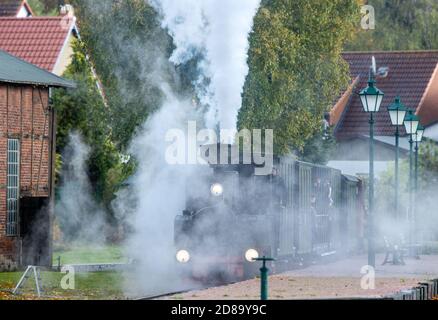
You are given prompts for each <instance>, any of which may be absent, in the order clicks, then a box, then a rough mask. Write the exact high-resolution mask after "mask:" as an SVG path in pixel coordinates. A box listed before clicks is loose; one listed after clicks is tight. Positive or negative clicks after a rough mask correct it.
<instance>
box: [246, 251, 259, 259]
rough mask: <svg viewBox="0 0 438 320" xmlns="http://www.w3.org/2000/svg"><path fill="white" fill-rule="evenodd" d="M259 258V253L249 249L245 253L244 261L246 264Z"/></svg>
mask: <svg viewBox="0 0 438 320" xmlns="http://www.w3.org/2000/svg"><path fill="white" fill-rule="evenodd" d="M258 257H259V252H258V251H257V250H255V249H249V250H248V251H246V253H245V259H246V260H247V261H248V262H254V259H257V258H258Z"/></svg>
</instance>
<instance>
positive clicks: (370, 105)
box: [359, 68, 385, 267]
mask: <svg viewBox="0 0 438 320" xmlns="http://www.w3.org/2000/svg"><path fill="white" fill-rule="evenodd" d="M375 84H376V81H375V80H374V72H373V69H372V68H371V69H370V77H369V80H368V87H366V88H365V89H363V90H362V91H361V92H360V93H359V96H360V101H361V102H362V106H363V109H364V111H365V112H367V113H369V114H370V120H369V124H370V181H369V194H368V265H370V266H372V267H375V266H376V252H375V249H374V216H373V215H374V213H373V211H374V114H375V113H376V112H379V110H380V105H381V104H382V101H383V97H384V95H385V94H384V93H383V92H382V91H381V90H379V89H378V88H377V87H376V86H375Z"/></svg>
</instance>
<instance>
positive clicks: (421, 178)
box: [376, 140, 438, 212]
mask: <svg viewBox="0 0 438 320" xmlns="http://www.w3.org/2000/svg"><path fill="white" fill-rule="evenodd" d="M394 172H395V170H394V166H390V168H388V170H387V171H386V172H384V173H382V174H381V175H380V176H379V181H378V183H377V190H376V198H377V206H378V208H379V209H380V211H381V212H392V210H393V208H394V194H395V179H394ZM437 186H438V146H437V144H436V143H435V142H433V141H430V140H427V141H425V142H423V143H422V144H421V145H420V147H419V155H418V190H419V193H418V195H417V204H418V208H423V207H427V206H428V205H429V203H430V202H432V203H434V206H435V205H436V200H435V199H436V188H437ZM399 192H400V194H399V201H400V204H401V208H400V209H401V212H406V210H407V208H408V200H409V158H408V159H403V160H401V161H400V173H399ZM418 211H421V210H418Z"/></svg>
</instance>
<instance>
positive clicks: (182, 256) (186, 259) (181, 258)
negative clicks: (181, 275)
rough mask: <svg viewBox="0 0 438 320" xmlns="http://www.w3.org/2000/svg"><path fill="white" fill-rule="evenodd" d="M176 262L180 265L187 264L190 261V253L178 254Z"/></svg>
mask: <svg viewBox="0 0 438 320" xmlns="http://www.w3.org/2000/svg"><path fill="white" fill-rule="evenodd" d="M176 260H178V262H180V263H187V262H189V261H190V253H189V252H188V251H187V250H180V251H178V252H177V253H176Z"/></svg>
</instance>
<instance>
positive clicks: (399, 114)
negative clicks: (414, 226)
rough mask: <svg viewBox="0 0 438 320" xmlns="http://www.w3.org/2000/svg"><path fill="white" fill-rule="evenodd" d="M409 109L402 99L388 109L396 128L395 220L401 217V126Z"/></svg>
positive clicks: (396, 100)
mask: <svg viewBox="0 0 438 320" xmlns="http://www.w3.org/2000/svg"><path fill="white" fill-rule="evenodd" d="M407 111H408V109H407V108H406V107H405V106H404V105H403V104H402V103H401V101H400V97H397V98H395V102H394V103H393V104H391V105H390V106H389V107H388V112H389V116H390V117H391V123H392V125H393V126H395V179H394V183H395V202H394V207H395V218H396V219H397V218H398V216H399V200H398V198H399V196H398V195H399V164H398V162H399V157H400V128H399V127H400V126H402V125H403V122H404V120H405V117H406V113H407Z"/></svg>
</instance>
